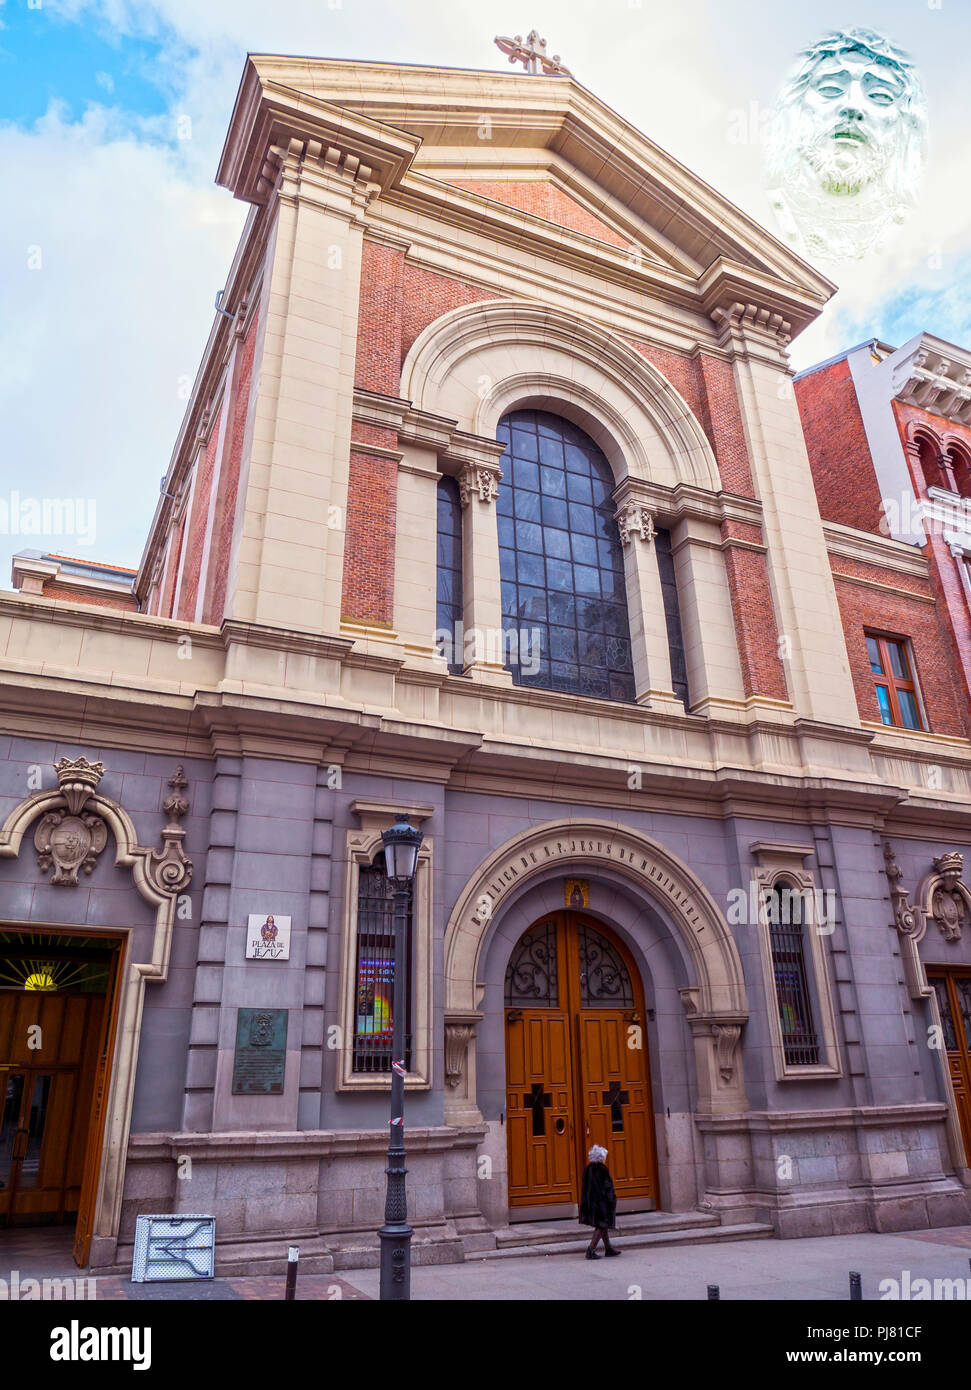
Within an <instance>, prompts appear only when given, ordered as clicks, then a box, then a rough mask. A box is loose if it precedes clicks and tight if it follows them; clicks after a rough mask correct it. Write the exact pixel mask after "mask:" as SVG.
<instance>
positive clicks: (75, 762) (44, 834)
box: [34, 758, 108, 887]
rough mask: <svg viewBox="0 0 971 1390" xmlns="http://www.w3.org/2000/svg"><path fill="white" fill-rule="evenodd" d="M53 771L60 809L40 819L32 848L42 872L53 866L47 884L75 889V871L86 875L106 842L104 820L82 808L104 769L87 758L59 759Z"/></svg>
mask: <svg viewBox="0 0 971 1390" xmlns="http://www.w3.org/2000/svg"><path fill="white" fill-rule="evenodd" d="M54 770H55V772H56V773H57V781H58V786H59V787H60V792H61V796H62V797H63V798H64V806H63V807H62V808H61V809H59V810H56V811H48V813H47V815H46V816H43V817H42V818H41V820H40V822H39V823H38V826H37V829H36V830H35V831H34V848H35V849H36V850H37V862H38V864H39V865H40V867H41V870H42V872H43V873H45V874H46V873H47V870H48V869H49V868H50V867H51V866H52V865H53V868H54V873H53V876H52V877H51V883H57V884H61V885H63V886H65V887H76V886H77V881H78V872H79V870H81V869H83V870H84V872H85V873H86V874H89V873H90V872H91V870H92V869H93V868H94V866H95V862H96V860H97V858H98V855H99V854H100V853H101V851H102V850H103V849H104V847H105V845H106V844H107V843H108V827H107V826H106V825H105V823H104V821H103V820H102V819H101V817H100V816H99V815H95V814H94V813H92V812H90V811H85V809H84V808H85V806H86V805H87V803H88V801H89V800H90V799H91V797H92V796H93V795H94V793H95V792H96V791H97V788H98V783H99V782H100V781H101V778H102V776H103V774H104V766H103V764H101V763H90V762H88V760H87V758H61V759H60V761H59V762H58V763H57V764H56V765H55V768H54Z"/></svg>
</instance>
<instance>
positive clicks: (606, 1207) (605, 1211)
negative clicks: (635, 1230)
mask: <svg viewBox="0 0 971 1390" xmlns="http://www.w3.org/2000/svg"><path fill="white" fill-rule="evenodd" d="M587 1158H588V1159H589V1162H588V1163H587V1166H586V1168H584V1170H583V1186H582V1187H581V1188H580V1224H581V1225H582V1226H592V1227H593V1228H594V1231H593V1240H591V1242H590V1244H589V1245H588V1247H587V1259H588V1260H599V1259H600V1256H599V1255H598V1254H597V1246H598V1245H599V1243H600V1241H601V1240H602V1241H603V1243H604V1254H605V1255H619V1254H620V1253H621V1252H620V1251H619V1250H615V1249H614V1247H613V1246H612V1245H611V1243H610V1228H611V1227H612V1226H613V1225H614V1224H615V1221H616V1217H617V1194H616V1192H615V1191H614V1180H613V1178H612V1177H611V1176H610V1172H609V1170H608V1168H607V1150H606V1149H604V1148H602V1147H601V1146H600V1145H599V1144H594V1146H593V1148H592V1149H591V1150H590V1152H589V1153H588V1154H587Z"/></svg>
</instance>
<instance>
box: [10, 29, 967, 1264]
mask: <svg viewBox="0 0 971 1390" xmlns="http://www.w3.org/2000/svg"><path fill="white" fill-rule="evenodd" d="M218 182H219V183H220V185H222V186H223V187H225V188H227V189H229V190H231V191H232V193H233V194H234V195H235V196H236V197H238V198H241V199H242V200H244V201H245V202H246V203H247V204H248V205H249V207H250V212H249V216H248V219H247V222H246V226H245V228H244V231H243V234H242V237H241V240H240V244H239V248H238V251H237V254H236V257H235V259H234V262H233V265H232V268H231V270H230V273H229V278H228V281H227V284H226V289H225V292H224V294H223V296H222V300H221V308H220V313H219V314H218V315H217V317H216V322H215V324H214V327H213V330H212V335H211V337H210V340H209V343H208V345H207V348H206V351H205V354H204V357H203V361H202V363H201V365H200V368H199V372H198V375H197V378H196V382H195V386H194V389H193V393H192V397H191V400H190V403H189V406H188V409H187V413H186V417H185V421H184V424H183V427H182V430H181V432H180V435H179V438H178V440H177V442H176V446H175V449H174V452H173V455H172V462H171V465H170V468H169V471H168V475H167V479H166V485H165V490H164V494H163V495H162V497H161V498H160V501H159V505H158V509H157V511H156V514H155V518H154V521H153V524H152V528H151V532H150V535H149V538H148V541H147V544H146V548H145V553H144V556H143V558H142V562H141V565H140V567H139V569H138V572H137V575H136V576H135V577H134V580H133V581H132V582H131V587H130V592H128V593H123V594H119V588H126V585H125V584H124V583H123V582H122V581H121V580H119V578H118V574H119V573H124V572H117V573H115V574H114V575H111V576H107V577H105V576H100V577H99V572H98V571H97V567H93V568H92V567H89V571H86V572H85V573H75V574H74V577H73V578H71V579H70V584H71V585H72V586H73V587H72V588H70V589H68V590H65V589H64V587H63V583H64V582H65V581H64V579H63V575H64V574H65V573H66V572H67V571H70V570H71V565H70V564H68V565H67V566H66V567H65V564H64V559H65V557H51V556H43V555H38V554H36V553H34V554H32V555H31V556H30V557H27V558H23V559H19V571H18V572H19V573H20V574H21V575H23V576H24V580H23V582H22V583H21V587H20V589H19V591H18V592H17V593H14V594H4V595H0V626H2V630H3V632H4V641H3V645H2V648H0V650H2V652H3V658H2V659H3V670H4V675H3V684H2V687H0V698H2V701H3V705H4V728H5V730H7V731H8V733H9V738H5V739H4V740H3V741H0V753H3V754H4V758H5V761H4V762H3V763H2V764H0V777H2V781H0V796H2V800H0V816H2V818H3V820H2V828H0V894H2V897H0V971H2V976H0V1010H2V1013H0V1046H2V1047H3V1048H4V1049H5V1057H0V1065H3V1066H4V1067H5V1068H6V1074H7V1078H8V1090H7V1100H6V1109H5V1111H4V1126H5V1135H4V1138H5V1140H7V1139H9V1143H8V1144H7V1147H6V1149H0V1152H4V1153H7V1173H6V1174H5V1175H4V1184H5V1186H4V1188H0V1220H6V1221H14V1222H20V1223H27V1224H29V1223H31V1222H41V1221H52V1220H53V1221H61V1222H64V1223H72V1222H73V1223H74V1224H75V1227H76V1244H75V1249H76V1254H77V1257H78V1259H79V1261H80V1262H82V1263H89V1264H90V1265H91V1266H92V1267H93V1268H95V1269H99V1268H100V1269H109V1268H123V1267H124V1266H125V1265H126V1262H128V1261H130V1258H131V1250H132V1243H133V1238H134V1226H135V1219H136V1217H137V1215H138V1214H140V1213H152V1212H154V1213H159V1212H170V1213H177V1212H185V1213H205V1214H208V1215H212V1216H214V1217H215V1218H216V1233H217V1269H218V1270H221V1271H225V1272H229V1271H232V1270H235V1271H256V1270H259V1269H262V1268H267V1267H271V1266H272V1267H275V1265H276V1263H278V1262H279V1260H280V1259H281V1257H282V1256H283V1255H284V1253H285V1248H286V1246H287V1244H290V1243H296V1244H299V1245H300V1248H301V1259H302V1260H304V1261H306V1262H307V1264H308V1265H309V1267H310V1268H317V1269H321V1270H328V1269H332V1268H341V1267H345V1268H346V1267H353V1266H355V1265H360V1264H367V1263H376V1261H377V1238H376V1231H377V1228H378V1227H379V1226H380V1224H381V1221H382V1216H383V1203H384V1181H385V1178H384V1151H385V1148H386V1146H387V1134H388V1129H387V1120H388V1105H389V1075H390V1063H391V1052H390V983H391V981H392V980H393V974H394V969H395V961H394V958H393V946H392V941H391V927H390V906H389V896H388V884H387V878H386V875H385V873H384V863H383V857H382V840H381V833H382V831H383V830H384V829H387V828H388V827H389V826H390V825H391V824H392V822H393V821H394V820H395V818H396V816H397V815H398V813H399V812H405V813H407V815H408V816H409V817H410V819H411V822H412V824H414V825H416V826H419V827H420V828H421V830H422V832H423V836H424V838H423V842H422V847H421V850H420V853H419V862H418V870H417V875H416V880H415V885H414V890H413V894H412V900H411V907H410V913H411V916H410V923H411V935H410V943H411V946H410V952H409V958H408V965H407V969H408V993H409V1010H408V1023H407V1026H408V1035H409V1043H408V1053H407V1058H406V1062H407V1078H406V1097H407V1099H406V1142H407V1150H408V1169H409V1174H408V1191H409V1202H410V1206H409V1217H410V1220H411V1222H412V1225H413V1226H414V1227H415V1232H416V1237H415V1244H414V1247H413V1250H414V1258H415V1260H416V1261H418V1262H423V1261H429V1262H431V1261H453V1260H461V1259H463V1258H467V1257H469V1256H473V1255H475V1254H477V1253H481V1252H482V1251H483V1250H488V1249H489V1248H494V1247H495V1245H496V1241H497V1239H499V1238H502V1239H504V1240H511V1239H513V1238H514V1236H515V1230H516V1227H517V1225H518V1224H519V1223H520V1222H523V1221H526V1222H535V1221H537V1220H540V1219H542V1218H544V1217H564V1216H565V1217H572V1216H574V1215H575V1212H576V1201H577V1195H578V1183H579V1177H580V1173H581V1172H582V1166H583V1161H584V1156H585V1153H586V1150H587V1148H588V1147H589V1145H590V1144H591V1143H592V1142H594V1141H596V1142H598V1143H603V1144H605V1146H606V1147H607V1148H608V1151H609V1154H610V1160H609V1161H610V1164H611V1169H612V1172H613V1174H614V1178H615V1183H616V1185H617V1190H618V1195H619V1198H620V1201H621V1207H622V1209H624V1210H626V1211H628V1212H632V1213H645V1214H646V1215H647V1214H653V1216H652V1217H651V1219H652V1220H654V1222H655V1224H656V1226H657V1228H658V1229H661V1228H662V1226H663V1222H664V1220H665V1218H669V1224H670V1226H671V1227H672V1228H674V1227H677V1228H679V1229H682V1230H685V1229H686V1230H689V1231H690V1230H691V1229H692V1228H694V1227H697V1229H698V1231H699V1233H702V1234H707V1235H710V1233H711V1230H712V1228H713V1227H715V1226H720V1227H723V1228H725V1231H726V1234H731V1233H732V1232H733V1231H734V1232H737V1233H739V1234H745V1233H749V1234H751V1233H753V1232H754V1233H758V1232H759V1231H769V1230H772V1231H775V1232H777V1233H778V1234H781V1235H784V1236H793V1235H817V1234H819V1235H822V1234H828V1233H835V1232H843V1231H860V1230H898V1229H912V1228H918V1227H927V1226H941V1225H954V1224H959V1223H962V1222H966V1221H967V1220H968V1219H969V1216H971V1196H969V1194H971V1167H969V1164H971V1118H969V1112H968V1092H969V1089H971V1062H969V1055H971V890H969V888H968V886H966V884H965V882H964V878H963V855H964V854H966V853H967V852H968V850H969V848H971V727H969V718H968V706H967V701H966V699H964V698H962V697H961V696H960V695H959V693H958V690H957V680H958V677H959V676H960V670H959V665H958V664H957V658H956V657H955V654H954V648H953V643H952V642H951V640H950V637H949V631H948V628H947V624H946V621H944V620H941V622H938V621H937V619H936V618H935V619H934V620H933V621H932V620H931V617H930V613H929V611H928V610H929V608H932V607H933V594H932V592H931V590H930V580H929V578H928V562H927V559H926V556H925V555H924V554H923V552H922V551H920V549H919V548H916V549H915V547H914V546H909V545H907V544H906V543H905V542H903V541H900V540H897V539H894V538H893V537H889V536H886V535H883V534H880V533H879V532H878V531H873V530H871V531H867V530H865V529H864V528H863V527H860V526H855V525H848V524H844V523H841V522H836V521H831V520H829V519H827V520H823V519H821V517H820V508H819V505H818V504H817V498H816V489H815V486H814V480H813V470H812V468H811V467H810V460H809V457H808V455H807V444H806V438H805V437H804V433H803V428H802V423H801V421H800V413H799V406H798V404H797V399H796V394H795V392H794V390H793V385H792V372H791V369H790V367H789V364H788V358H787V353H786V348H787V345H788V343H789V342H790V340H791V338H792V337H793V336H794V335H795V334H797V333H798V332H800V331H801V330H802V329H803V328H804V327H805V326H806V325H807V324H809V323H810V322H811V321H812V320H813V319H814V318H815V317H816V316H817V315H818V314H819V312H820V311H821V309H822V308H823V306H824V304H825V303H826V301H827V299H828V298H829V296H830V295H831V293H832V291H833V286H832V285H831V284H830V283H829V282H828V281H826V280H825V279H824V278H823V277H821V276H820V275H819V274H818V273H817V272H815V271H814V270H812V269H811V268H810V267H809V266H808V265H806V264H805V263H804V262H802V261H801V260H800V259H799V258H798V257H796V256H795V255H793V254H792V253H791V252H790V251H788V250H787V249H786V248H784V247H783V246H782V245H780V244H779V243H778V242H776V241H775V240H774V239H773V238H772V237H771V236H769V235H768V234H767V233H766V232H764V231H763V230H762V229H761V228H759V227H758V226H757V225H755V224H754V223H753V222H752V221H751V220H750V219H749V218H747V217H746V216H745V215H743V214H742V213H740V212H739V211H738V210H737V209H736V208H734V207H733V206H732V205H731V204H729V203H728V202H727V201H726V200H724V199H723V198H722V197H720V196H719V195H718V194H717V193H716V192H715V191H714V190H712V189H711V188H709V187H708V186H707V185H705V184H704V183H702V182H701V181H700V180H699V179H697V178H696V177H695V176H694V175H692V174H691V173H690V172H689V171H687V170H686V169H684V168H683V167H682V166H681V165H679V164H678V163H677V162H676V161H675V160H674V159H672V158H671V157H670V156H668V155H667V154H665V153H664V152H663V151H662V150H660V149H659V148H657V147H656V146H655V145H654V144H652V142H651V141H650V140H649V139H647V138H646V137H645V136H644V135H642V134H641V133H640V132H638V131H636V130H634V129H633V128H631V127H630V126H629V125H627V124H626V123H625V122H624V121H623V120H621V118H620V117H618V116H617V115H616V114H615V113H614V112H612V111H611V110H610V109H609V108H608V107H607V106H606V105H605V104H604V103H602V102H601V101H600V100H599V99H598V98H596V97H595V96H594V95H592V94H591V93H589V92H588V91H586V90H585V89H584V88H583V87H581V86H580V85H579V84H578V83H577V82H576V81H575V80H574V79H573V78H572V77H570V76H569V75H567V74H564V73H556V74H552V75H538V74H537V75H522V76H519V75H512V74H509V75H506V74H496V73H489V72H473V71H469V72H463V71H451V70H449V71H445V70H438V69H430V68H421V67H400V66H389V65H383V64H377V63H362V62H338V61H331V60H315V59H295V58H278V57H250V58H249V59H248V60H247V64H246V68H245V71H244V74H243V79H242V82H241V86H240V90H239V94H238V98H237V102H236V106H235V109H234V112H233V116H232V121H231V124H230V128H229V133H228V136H227V140H226V145H225V149H224V152H223V156H222V160H221V163H220V167H219V172H218ZM81 568H82V569H83V568H84V567H81ZM76 570H77V566H75V571H76ZM58 576H61V578H58ZM99 585H100V588H99ZM59 586H60V587H59ZM82 589H83V593H82V592H81V590H82ZM99 595H100V601H99ZM131 596H133V598H132V597H131ZM135 604H137V609H135ZM895 605H896V606H895ZM900 605H903V608H901V607H900ZM908 605H909V606H908ZM934 611H935V612H936V610H934ZM902 613H903V614H904V615H906V616H901V614H902ZM911 613H915V614H917V615H918V616H919V618H920V626H919V628H915V627H914V624H913V623H912V622H911V621H910V615H911ZM871 641H872V642H877V646H876V647H875V648H872V649H871V646H870V645H869V644H870V643H871ZM894 642H897V643H899V644H902V645H901V646H900V647H899V650H898V648H897V647H895V646H894V645H893V643H894ZM880 643H882V644H883V645H880ZM888 644H889V645H888ZM871 650H876V651H877V652H878V659H879V660H883V661H884V662H885V663H886V671H885V672H883V671H882V668H881V670H878V669H877V667H875V666H874V665H873V663H872V659H871ZM901 653H903V654H904V655H903V656H901ZM905 658H907V659H909V660H910V665H908V666H907V668H906V670H907V678H906V679H905V678H904V677H903V676H900V675H898V674H897V670H898V664H899V662H900V661H901V660H904V659H905ZM868 663H869V665H868ZM920 672H926V673H927V675H926V676H925V677H924V678H921V675H920V674H919V673H920ZM931 672H933V678H931V674H930V673H931ZM884 688H885V689H886V691H887V692H889V693H888V694H887V695H886V700H887V701H888V702H889V707H890V708H891V712H892V714H894V716H895V718H894V719H892V720H890V721H888V720H886V719H884V718H883V717H882V714H881V711H882V709H883V704H882V703H881V700H882V698H883V697H881V696H880V694H879V689H884ZM912 710H916V711H917V712H918V713H917V717H916V719H909V718H908V715H909V713H910V712H911V711H912ZM897 716H899V717H897ZM37 1026H40V1028H41V1034H42V1036H43V1038H45V1039H46V1041H45V1042H43V1043H42V1045H41V1046H40V1047H39V1048H37V1047H34V1046H32V1045H31V1044H30V1043H29V1041H28V1037H29V1036H34V1035H33V1034H31V1032H30V1030H31V1029H32V1028H35V1027H37Z"/></svg>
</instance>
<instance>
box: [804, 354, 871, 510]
mask: <svg viewBox="0 0 971 1390" xmlns="http://www.w3.org/2000/svg"><path fill="white" fill-rule="evenodd" d="M794 389H795V392H796V403H797V405H798V406H799V415H800V418H801V420H802V431H803V434H804V435H805V439H806V449H807V452H808V454H809V466H810V468H811V469H812V473H813V482H814V483H815V485H816V496H817V499H818V501H819V510H820V514H821V515H822V517H823V520H824V521H836V522H838V523H839V524H840V525H841V526H856V527H858V528H859V529H860V530H861V531H872V532H873V533H874V534H875V535H884V534H886V532H885V531H881V529H880V522H881V520H882V518H883V509H882V508H881V506H880V488H879V486H878V485H877V477H876V473H875V472H874V469H873V461H872V459H871V457H870V446H869V444H868V443H867V438H866V431H865V430H864V428H863V417H862V416H861V414H860V407H859V403H858V402H857V398H856V387H855V386H854V385H853V378H852V377H851V376H850V364H849V362H847V361H846V359H845V358H844V359H843V361H841V362H834V363H833V364H832V365H831V366H829V367H822V368H821V369H820V370H819V371H818V372H813V373H812V374H811V375H810V376H804V377H801V378H800V379H799V380H798V381H797V382H795V386H794Z"/></svg>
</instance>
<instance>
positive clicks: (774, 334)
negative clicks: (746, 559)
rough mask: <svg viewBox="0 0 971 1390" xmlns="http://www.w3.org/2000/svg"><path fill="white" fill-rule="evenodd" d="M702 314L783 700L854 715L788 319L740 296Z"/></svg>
mask: <svg viewBox="0 0 971 1390" xmlns="http://www.w3.org/2000/svg"><path fill="white" fill-rule="evenodd" d="M711 315H712V318H713V319H714V320H715V322H716V323H717V325H718V328H719V332H720V338H721V346H722V347H723V348H725V349H726V350H728V351H729V352H730V353H731V355H732V363H733V370H734V374H735V383H736V387H737V391H738V398H739V402H740V405H741V409H742V422H743V425H744V428H745V436H746V442H747V445H748V454H749V458H750V460H751V463H752V474H753V482H754V484H755V492H756V495H757V497H758V499H759V501H760V502H761V504H762V515H763V526H764V533H765V541H766V544H767V547H768V550H767V555H766V565H767V571H768V578H769V589H770V592H771V596H772V602H773V606H774V609H775V616H776V626H777V628H778V635H779V637H780V638H781V639H783V643H784V651H785V652H786V653H787V666H786V671H787V676H788V684H789V691H790V698H791V700H792V703H793V704H794V705H795V707H796V710H797V712H798V713H799V714H801V715H804V716H807V717H809V718H812V719H818V720H821V721H824V722H826V723H832V724H846V723H847V722H851V723H855V722H857V718H858V716H857V715H856V698H855V695H854V691H853V683H852V679H851V676H850V670H849V663H848V661H847V659H846V653H845V645H844V642H843V640H842V630H843V629H842V622H841V619H840V612H839V607H838V605H837V602H836V590H835V586H834V584H833V577H832V573H831V570H830V567H829V561H828V558H827V554H826V544H825V540H824V537H823V528H822V522H821V520H820V516H819V507H818V505H817V502H816V494H815V490H814V487H813V480H812V473H811V471H810V467H809V459H808V457H807V454H806V444H805V440H804V437H803V433H802V427H801V424H800V420H799V410H798V407H797V404H796V398H795V392H794V391H793V390H792V383H791V378H790V372H789V366H788V359H787V357H786V354H785V346H786V344H787V343H788V341H789V324H788V323H787V322H785V320H784V319H783V318H782V316H781V314H778V313H772V312H770V311H769V310H767V309H763V308H760V307H758V306H756V305H752V304H747V303H741V302H732V303H731V304H728V305H723V306H720V307H715V308H714V309H713V310H712V311H711ZM786 639H788V640H786Z"/></svg>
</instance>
